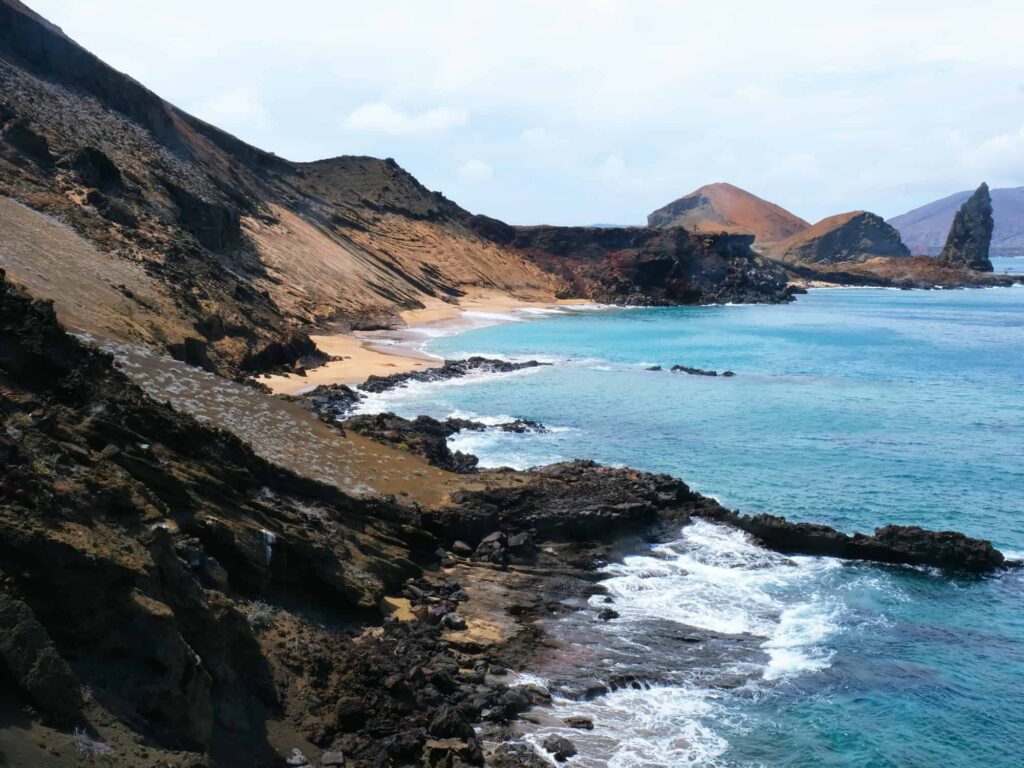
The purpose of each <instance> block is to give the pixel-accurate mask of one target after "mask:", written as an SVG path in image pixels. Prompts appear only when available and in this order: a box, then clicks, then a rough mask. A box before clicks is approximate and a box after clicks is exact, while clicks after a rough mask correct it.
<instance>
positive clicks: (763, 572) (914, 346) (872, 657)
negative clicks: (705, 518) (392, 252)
mask: <svg viewBox="0 0 1024 768" xmlns="http://www.w3.org/2000/svg"><path fill="white" fill-rule="evenodd" d="M1000 261H1002V260H1000ZM1006 261H1007V262H1008V263H1007V264H997V265H996V267H997V270H999V271H1004V269H1005V268H1008V267H1009V268H1013V267H1015V266H1016V265H1017V264H1018V263H1019V262H1018V260H1006ZM1014 271H1016V270H1014ZM519 319H522V318H519ZM427 349H428V350H429V351H431V352H433V353H436V354H439V355H444V356H446V357H461V356H466V355H468V354H473V353H484V354H488V355H494V356H504V357H515V358H530V357H538V358H541V359H545V360H550V361H552V362H554V363H555V364H554V365H552V366H550V367H544V368H541V369H536V370H532V371H527V372H521V373H517V374H512V375H507V376H481V377H479V378H475V379H472V380H469V381H462V382H458V383H455V382H450V383H445V384H436V385H425V386H416V387H413V388H410V389H406V390H399V391H397V392H395V393H392V394H390V395H388V396H386V397H385V398H383V399H382V400H379V401H375V402H374V403H372V404H371V407H373V408H380V407H386V408H388V409H391V410H396V411H397V412H399V413H402V414H405V415H414V414H418V413H429V414H432V415H436V416H442V417H443V416H446V415H449V414H451V413H452V412H461V413H464V414H471V415H476V416H486V417H497V416H503V415H504V416H514V417H524V418H531V419H536V420H539V421H541V422H543V423H544V424H546V425H548V426H549V427H552V428H553V431H552V432H550V433H547V434H540V435H537V434H527V435H509V434H505V433H495V434H491V433H486V434H484V435H479V434H473V435H469V436H458V437H457V438H456V439H455V441H454V442H455V443H456V445H458V446H459V447H461V448H463V449H464V450H471V451H473V452H475V453H477V454H478V455H480V456H481V458H482V459H483V461H484V462H485V463H487V464H492V465H496V464H510V465H513V466H520V467H522V466H529V465H533V464H540V463H546V462H549V461H554V460H558V459H565V458H574V457H586V458H593V459H596V460H599V461H602V462H606V463H610V464H628V465H630V466H634V467H637V468H641V469H646V470H655V471H664V472H670V473H672V474H674V475H677V476H679V477H681V478H683V479H685V480H686V481H687V482H689V483H690V484H691V485H692V486H693V487H695V488H696V489H697V490H700V491H702V492H705V493H709V494H713V495H715V496H716V497H717V498H719V499H720V500H721V501H722V502H723V503H725V504H727V505H728V506H731V507H738V508H740V509H742V510H744V511H748V512H754V511H765V512H773V513H778V514H784V515H786V516H788V517H791V518H796V519H801V520H812V521H821V522H825V523H829V524H830V525H834V526H836V527H838V528H841V529H843V530H847V531H853V530H869V529H871V528H873V527H875V526H877V525H881V524H884V523H888V522H897V523H913V524H919V525H923V526H926V527H931V528H940V529H944V528H953V529H958V530H962V531H964V532H966V533H968V534H970V535H973V536H980V537H984V538H990V539H992V540H993V542H994V543H995V544H996V545H997V546H999V547H1001V548H1003V549H1004V550H1008V551H1011V552H1015V553H1018V556H1019V553H1021V552H1024V288H1020V287H1017V288H1010V289H989V290H973V291H911V292H904V291H888V290H867V289H865V290H860V289H856V290H819V291H812V292H811V293H810V294H808V295H806V296H801V297H800V298H799V299H798V301H796V302H795V303H793V304H790V305H785V306H724V307H691V308H674V309H634V310H613V311H608V312H572V313H567V314H560V315H549V316H540V319H534V320H531V321H529V322H510V323H507V324H503V325H495V326H492V327H487V328H482V329H478V330H474V331H470V332H466V333H463V334H461V335H458V336H451V337H442V338H437V339H434V340H432V341H430V342H429V344H428V346H427ZM673 363H681V364H684V365H689V366H696V367H700V368H710V369H716V370H719V371H721V370H725V369H729V370H732V371H734V372H735V373H736V376H735V377H734V378H721V377H718V378H705V377H697V376H688V375H685V374H679V373H670V372H668V371H661V372H654V371H648V370H646V368H647V367H648V366H651V365H655V364H658V365H662V366H664V367H666V368H667V367H668V366H670V365H672V364H673ZM610 571H611V576H612V578H611V580H610V582H609V585H610V588H611V591H612V594H613V595H614V596H615V599H616V602H617V603H618V607H617V609H618V610H619V611H620V613H622V614H623V618H622V619H621V620H620V621H619V622H618V628H613V629H612V630H610V631H617V632H623V633H629V632H635V633H641V632H642V628H643V627H644V626H645V624H644V622H645V621H650V620H652V619H653V618H655V617H657V618H659V619H666V618H667V619H669V620H672V621H678V622H680V623H683V624H687V625H690V626H695V627H698V628H703V629H706V630H715V631H721V632H727V633H736V634H741V633H747V634H752V635H755V636H757V637H758V638H761V639H763V642H762V645H761V647H762V648H763V649H764V652H765V654H766V659H765V660H764V661H763V663H762V665H761V668H760V669H759V670H758V672H757V674H756V675H754V677H753V678H752V679H751V680H750V681H749V682H748V683H747V684H745V685H743V686H741V687H740V688H738V689H734V690H732V689H730V690H722V689H720V688H716V687H713V686H705V687H701V685H699V684H696V683H692V682H687V683H686V684H685V685H684V684H682V683H680V685H679V686H677V687H670V688H668V689H660V690H658V691H654V692H644V694H643V695H641V696H639V697H637V698H636V700H630V696H633V695H634V694H630V693H629V692H623V693H620V694H616V695H613V696H611V697H608V699H607V700H604V701H598V702H594V703H591V704H587V705H585V706H584V709H585V711H586V713H587V714H589V715H591V716H593V717H594V718H595V721H596V722H598V723H599V724H600V723H604V725H605V730H604V731H603V733H604V734H605V735H607V733H609V732H611V733H613V734H614V738H613V739H611V740H610V741H609V740H608V738H605V736H602V738H600V739H598V738H596V737H593V740H592V741H590V740H588V739H591V738H592V737H588V736H583V737H580V736H579V735H578V734H574V735H573V736H574V738H575V739H576V740H578V741H580V744H581V746H582V748H581V757H580V758H576V759H575V761H576V762H577V764H579V765H587V766H591V765H593V766H598V765H613V766H642V765H682V764H717V765H773V766H774V765H807V766H812V765H836V766H846V765H855V766H936V765H944V766H974V765H976V764H978V763H983V764H986V765H988V766H1016V765H1021V764H1024V603H1022V599H1024V577H1022V575H1021V573H1020V572H1019V571H1018V572H1010V573H1006V574H1001V575H998V576H994V577H989V578H978V579H976V578H963V577H949V576H947V575H942V574H938V573H934V572H931V571H928V570H923V569H907V568H890V567H878V566H872V565H866V564H842V563H839V562H837V561H832V560H828V559H822V558H794V559H793V560H792V562H789V563H786V562H785V561H784V560H783V559H781V558H778V557H777V556H774V555H771V554H770V553H766V552H764V551H762V550H759V549H758V548H756V547H752V546H751V545H750V544H749V543H748V542H746V541H744V540H743V537H742V536H740V535H739V534H736V533H735V532H729V531H725V530H724V529H719V528H717V527H716V526H710V525H707V524H702V526H701V527H695V528H694V529H693V530H688V531H683V532H681V538H680V540H679V541H678V542H674V543H672V544H670V545H666V547H665V548H661V549H659V550H658V551H656V552H652V553H651V556H650V557H647V556H638V557H635V558H631V559H629V560H628V561H627V562H626V563H625V564H623V565H618V566H614V567H613V568H611V569H610ZM613 624H615V623H613ZM558 706H560V707H562V708H563V709H565V710H566V711H570V710H572V711H576V710H580V707H581V706H583V705H579V704H577V703H574V702H561V703H559V704H558ZM599 730H600V729H599ZM595 733H596V731H595Z"/></svg>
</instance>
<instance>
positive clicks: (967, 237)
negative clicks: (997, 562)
mask: <svg viewBox="0 0 1024 768" xmlns="http://www.w3.org/2000/svg"><path fill="white" fill-rule="evenodd" d="M992 227H993V221H992V197H991V196H990V195H989V193H988V184H986V183H985V182H982V183H981V186H980V187H978V188H977V189H976V190H975V191H974V194H973V195H971V196H970V197H969V198H968V199H967V201H966V202H965V203H964V204H963V205H961V206H960V210H959V211H957V213H956V216H954V217H953V226H951V227H950V228H949V235H948V236H947V238H946V247H945V248H943V249H942V253H941V254H939V260H940V261H942V262H943V263H945V264H948V265H949V266H951V267H966V268H968V269H976V270H978V271H979V272H991V271H992V262H991V261H989V258H988V248H989V245H990V244H991V242H992Z"/></svg>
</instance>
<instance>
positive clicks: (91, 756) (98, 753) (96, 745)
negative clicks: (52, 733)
mask: <svg viewBox="0 0 1024 768" xmlns="http://www.w3.org/2000/svg"><path fill="white" fill-rule="evenodd" d="M71 743H72V744H73V745H74V747H75V754H76V755H77V756H78V759H79V761H80V762H83V763H93V762H96V761H97V760H99V761H101V762H109V761H112V760H113V759H114V750H113V749H111V748H110V745H109V744H106V743H105V742H102V741H100V740H99V739H94V738H92V737H91V736H90V735H89V734H88V733H86V731H85V729H84V728H75V732H74V733H73V734H72V736H71Z"/></svg>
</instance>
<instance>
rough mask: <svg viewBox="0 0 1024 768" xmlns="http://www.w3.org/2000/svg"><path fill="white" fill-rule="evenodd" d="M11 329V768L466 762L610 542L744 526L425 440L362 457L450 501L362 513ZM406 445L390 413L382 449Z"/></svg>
mask: <svg viewBox="0 0 1024 768" xmlns="http://www.w3.org/2000/svg"><path fill="white" fill-rule="evenodd" d="M0 330H2V333H0V406H2V407H0V419H2V433H0V434H2V437H0V451H2V454H3V458H4V463H3V474H2V477H0V495H2V498H3V504H2V505H0V533H2V536H0V574H2V577H0V579H2V580H0V618H2V620H3V621H4V624H5V640H4V641H3V642H0V670H2V673H3V675H4V676H5V679H8V680H9V681H10V683H11V685H10V687H8V688H6V689H5V693H4V694H3V695H0V711H2V712H4V713H12V712H17V711H19V710H20V709H21V708H23V707H25V706H30V707H31V712H32V713H34V714H32V715H31V717H32V718H34V720H33V722H34V725H33V726H32V727H33V728H34V729H35V731H36V732H37V733H40V734H43V738H42V743H44V744H46V745H48V746H47V749H41V748H39V747H38V746H37V743H36V742H33V741H28V740H23V739H20V738H19V737H17V735H16V734H17V733H18V731H17V730H15V731H12V732H7V731H5V730H4V729H3V728H0V748H2V749H3V750H4V754H5V755H6V756H9V757H10V759H11V760H14V761H15V762H14V764H25V765H38V766H48V765H54V766H57V765H63V764H64V763H63V762H62V760H65V759H66V758H67V757H68V756H69V755H73V754H74V753H75V751H76V750H77V751H78V754H79V755H83V754H85V755H89V754H97V755H103V756H105V759H107V761H108V762H109V763H110V764H112V765H125V766H128V765H131V766H149V765H152V766H156V765H162V766H164V765H173V766H186V765H187V766H199V765H210V766H236V765H237V766H241V765H279V764H280V762H281V761H282V760H283V759H284V757H286V756H288V755H289V754H292V750H295V749H297V750H299V751H300V752H301V753H302V754H303V758H302V759H303V760H306V759H307V756H308V760H309V761H311V762H312V761H319V764H320V765H324V766H327V765H341V764H344V763H343V762H329V761H331V760H341V761H343V760H345V759H348V760H350V761H354V762H353V763H350V764H356V765H363V764H387V763H390V764H395V765H412V764H420V763H421V761H422V760H428V762H429V764H431V765H455V764H478V763H479V762H480V761H481V760H482V759H483V753H482V751H481V743H480V741H479V738H478V736H477V733H476V730H475V729H474V722H477V721H479V720H480V719H481V718H484V719H485V720H486V721H487V722H488V723H490V724H491V725H488V726H487V727H488V728H491V727H497V725H496V724H500V723H502V722H507V721H508V720H509V719H511V718H514V717H516V716H517V714H518V713H520V712H522V711H523V710H525V709H528V708H529V707H530V706H532V705H533V704H535V703H537V702H538V701H542V699H538V698H536V696H537V695H539V694H531V693H530V692H528V691H523V690H520V689H516V688H510V687H509V686H508V685H507V684H506V683H505V682H504V681H503V680H502V679H501V677H500V676H497V677H495V676H493V675H491V673H490V672H489V671H488V670H490V669H493V668H500V667H502V666H509V665H511V666H529V665H530V664H532V663H533V662H534V661H535V660H537V659H539V658H540V657H542V656H544V654H546V653H549V652H551V651H550V649H549V648H548V646H547V645H546V644H545V642H544V641H543V635H542V634H538V629H537V627H536V626H535V625H534V624H533V619H534V618H535V617H536V616H539V615H544V614H546V613H549V612H550V611H553V610H562V609H561V608H559V606H560V605H561V602H560V601H561V600H562V599H564V597H566V596H568V594H569V593H567V592H566V590H570V592H571V591H574V590H583V589H591V588H598V587H595V585H594V584H593V580H594V575H593V569H594V568H595V566H596V565H597V564H600V563H601V562H604V561H605V560H606V559H607V558H609V557H614V556H615V554H614V552H615V551H618V550H616V549H615V547H614V544H615V542H620V541H622V540H623V539H624V538H626V539H628V538H629V537H635V536H645V537H650V536H658V535H665V534H669V533H671V532H672V531H676V530H678V527H679V526H681V525H685V524H686V523H687V522H688V521H690V520H691V519H692V518H694V517H695V516H698V517H706V518H710V519H716V520H720V521H723V522H726V523H728V524H733V525H739V526H740V527H742V528H745V529H750V528H749V525H748V524H747V523H745V522H743V520H744V519H742V518H738V517H735V516H734V513H731V512H729V511H728V510H725V509H723V508H722V507H720V505H718V504H717V503H716V502H715V501H713V500H712V499H709V498H706V497H703V496H701V495H700V494H697V493H695V492H693V491H692V490H690V489H689V488H688V487H687V486H686V485H685V484H684V483H683V482H681V481H679V480H677V479H675V478H672V477H669V476H666V475H651V474H647V473H643V472H635V471H633V470H629V469H615V468H606V467H601V466H599V465H596V464H593V463H591V462H570V463H567V464H560V465H554V466H551V467H545V468H540V469H537V470H532V471H529V472H512V471H508V470H490V471H486V472H474V473H470V474H467V475H449V474H447V473H444V472H440V471H439V470H433V472H434V473H435V474H431V473H429V472H426V471H425V469H416V463H415V460H416V459H418V457H417V456H415V454H410V453H409V452H408V450H409V446H412V447H413V448H416V449H419V448H418V447H419V446H422V448H423V450H424V451H425V452H427V455H428V458H430V459H434V458H435V457H434V456H432V455H431V454H430V446H431V445H432V444H433V443H431V442H430V441H424V440H416V439H409V440H408V445H407V446H406V447H405V448H404V449H403V448H400V447H394V448H388V447H386V446H380V447H379V448H377V449H375V450H376V451H377V453H376V454H375V456H376V458H375V459H374V461H375V462H376V463H377V464H381V463H382V462H383V463H384V464H385V465H387V464H388V463H391V464H392V465H393V466H394V468H395V469H397V468H398V467H399V466H402V467H404V468H405V471H409V470H410V469H412V470H413V471H414V473H415V474H416V475H417V476H418V477H419V480H418V481H417V482H418V483H420V484H421V485H422V486H424V487H429V486H430V484H431V483H441V484H442V485H445V484H446V485H445V487H448V488H449V491H448V493H447V495H446V496H445V497H444V498H443V500H441V501H440V502H439V501H437V500H436V499H437V496H436V495H435V496H431V495H430V494H429V493H427V494H426V495H424V494H423V493H421V492H419V491H417V485H416V484H415V483H410V484H409V485H408V486H407V489H408V492H412V491H416V492H417V494H418V495H414V496H413V497H407V498H406V499H404V500H402V499H400V498H399V497H395V496H380V495H376V494H371V495H369V496H366V497H362V498H357V497H353V496H351V495H348V494H346V493H345V492H343V491H341V490H339V489H338V488H337V487H335V486H333V485H329V484H325V483H324V482H321V481H318V480H315V479H312V478H310V477H307V476H303V475H302V474H297V473H296V472H294V471H290V470H286V469H282V468H280V467H279V466H276V465H274V464H271V463H269V462H268V461H266V460H265V459H263V458H260V457H259V456H258V455H257V454H256V453H254V452H253V449H252V448H251V447H250V446H249V445H247V444H246V443H243V442H242V441H241V440H239V439H238V438H237V437H235V436H234V435H233V434H231V433H229V432H226V431H223V430H218V429H214V428H211V427H209V426H204V425H202V424H200V423H198V422H196V421H195V420H193V419H192V418H191V417H188V416H185V415H182V414H180V413H178V412H176V411H174V410H173V409H172V408H171V407H170V405H168V404H166V403H164V404H161V403H158V402H157V401H155V400H153V399H152V398H151V397H149V396H148V395H146V394H145V393H144V392H143V391H142V390H140V389H139V388H138V387H137V386H136V385H134V384H133V383H131V382H130V381H129V380H128V379H127V378H126V377H125V375H124V374H122V373H120V372H119V371H118V370H117V369H116V368H115V367H114V365H113V363H112V360H111V358H110V357H109V356H107V355H105V354H103V353H100V352H98V351H95V350H93V349H91V348H89V347H88V346H86V345H84V344H83V343H82V342H81V341H79V340H78V339H76V338H74V337H72V336H70V335H68V334H66V333H65V332H64V331H63V330H62V329H61V328H60V326H59V324H58V322H57V319H56V316H55V314H54V311H53V308H52V305H51V304H50V303H48V302H41V301H37V300H32V299H31V297H29V296H28V295H26V294H25V293H24V292H23V291H22V290H20V289H18V288H16V287H15V286H12V285H11V284H10V283H9V282H8V281H7V280H6V278H5V277H4V276H3V275H2V274H0ZM451 369H452V370H453V371H457V370H461V368H460V367H459V366H452V368H451ZM396 381H404V379H401V378H398V379H396ZM373 386H374V388H375V391H376V390H378V389H379V388H380V387H381V386H384V384H383V383H381V382H378V383H376V384H374V385H373ZM314 400H315V398H314ZM348 428H350V427H345V426H342V428H341V429H334V430H331V431H328V432H327V433H326V434H327V437H326V438H324V439H326V440H329V441H337V442H338V443H339V444H340V443H341V442H343V441H348V440H351V438H349V437H346V435H345V429H348ZM416 428H417V429H420V430H422V428H423V427H422V425H421V426H419V427H416ZM404 430H406V426H405V425H404V424H403V422H402V421H401V420H395V419H392V420H391V421H390V422H388V423H387V425H386V434H383V435H382V437H383V438H384V439H385V442H388V443H390V444H393V445H394V444H397V443H400V442H401V441H402V439H403V438H402V435H403V432H404ZM419 434H422V431H421V432H420V433H419ZM361 450H363V451H367V450H370V449H369V447H367V448H363V449H361ZM410 461H413V462H414V463H413V464H412V466H411V467H410V465H409V463H408V462H410ZM426 466H427V465H426V464H423V465H422V467H424V468H426ZM459 478H462V479H459ZM414 498H419V499H421V501H415V500H414ZM431 498H433V499H435V500H434V501H431V500H430V499H431ZM750 530H751V532H752V533H754V535H755V536H758V537H760V538H762V540H763V541H764V542H765V544H766V545H767V546H771V547H777V548H779V549H782V550H784V551H785V550H787V549H793V550H794V551H801V552H814V551H822V552H826V553H828V554H838V555H840V556H863V557H868V558H871V559H880V560H884V561H889V562H925V563H933V564H936V565H945V566H948V567H955V568H970V569H977V570H987V569H992V568H998V567H1000V566H1001V565H1002V557H1001V555H999V553H998V552H995V551H994V550H992V548H991V546H990V545H988V544H987V543H984V542H977V541H974V540H970V539H966V538H964V537H959V538H956V537H954V538H949V537H948V536H946V537H945V538H941V544H939V545H938V546H937V548H936V547H933V546H932V545H931V544H929V542H930V541H931V540H932V538H933V537H936V536H939V537H941V536H944V535H939V534H931V533H929V532H926V531H920V530H919V529H913V530H911V529H906V531H905V532H904V533H902V534H900V535H899V536H895V537H889V538H886V537H883V536H881V535H879V536H878V537H876V539H873V540H872V541H871V542H870V546H869V547H867V548H865V549H864V550H863V552H862V553H861V554H857V553H855V552H851V553H846V552H844V551H834V547H835V543H834V542H836V541H842V539H841V538H840V539H837V538H836V537H837V536H840V535H839V534H836V533H835V532H832V533H831V534H827V531H830V530H831V529H824V528H821V527H819V528H814V529H813V530H812V531H811V533H812V534H813V535H812V536H810V537H808V536H806V535H804V534H803V532H802V531H803V529H800V528H797V529H795V531H796V533H797V534H799V535H798V536H796V537H794V536H791V535H789V534H786V532H785V529H784V528H780V527H779V526H778V525H776V526H775V527H774V528H773V529H772V530H773V531H774V533H773V534H772V535H770V536H769V535H766V534H764V533H763V532H762V530H761V529H757V530H754V529H750ZM939 540H940V539H936V541H939ZM856 541H857V539H856V538H855V539H854V543H856ZM815 542H823V544H822V546H821V547H818V549H815V547H817V546H818V545H817V544H815ZM957 552H964V553H966V554H965V555H964V557H963V558H961V559H957V558H958V557H960V556H959V555H957ZM520 566H522V568H521V567H520ZM494 568H498V569H499V570H498V571H495V570H494ZM502 574H505V575H502ZM527 584H528V585H529V586H527ZM588 585H589V586H588ZM524 590H525V591H524ZM524 594H535V595H538V596H540V595H547V596H546V597H537V598H536V599H530V600H526V602H525V603H524V598H523V597H522V595H524ZM559 595H562V596H563V597H559ZM379 611H382V612H383V615H385V616H388V615H390V616H391V618H390V619H387V620H384V621H383V622H382V619H381V616H382V614H381V613H380V612H379ZM598 620H600V619H598ZM495 622H498V623H497V624H495ZM496 626H499V627H501V629H500V631H498V630H496V629H495V627H496ZM366 659H371V660H372V662H373V663H372V664H369V665H367V664H366V663H364V662H365V660H366ZM495 665H498V666H497V667H496V666H495ZM531 697H533V698H531ZM5 717H6V715H5ZM74 729H78V730H77V731H76V733H77V734H78V735H76V737H75V739H72V738H71V735H70V734H71V731H72V730H74ZM498 743H499V745H501V744H503V742H501V740H500V739H499V742H498ZM500 749H505V747H504V746H500V747H499V751H500ZM509 749H511V747H509ZM342 754H344V755H346V756H347V758H345V757H342V756H341V755H342ZM453 761H462V762H461V763H458V762H453ZM294 764H295V765H300V764H304V763H294Z"/></svg>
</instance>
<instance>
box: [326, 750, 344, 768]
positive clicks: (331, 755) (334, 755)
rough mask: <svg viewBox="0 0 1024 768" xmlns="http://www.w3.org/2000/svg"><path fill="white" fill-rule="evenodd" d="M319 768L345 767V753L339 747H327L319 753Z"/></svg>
mask: <svg viewBox="0 0 1024 768" xmlns="http://www.w3.org/2000/svg"><path fill="white" fill-rule="evenodd" d="M320 766H321V768H345V753H344V752H342V751H341V750H340V749H329V750H327V751H326V752H324V753H323V754H322V755H320Z"/></svg>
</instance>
